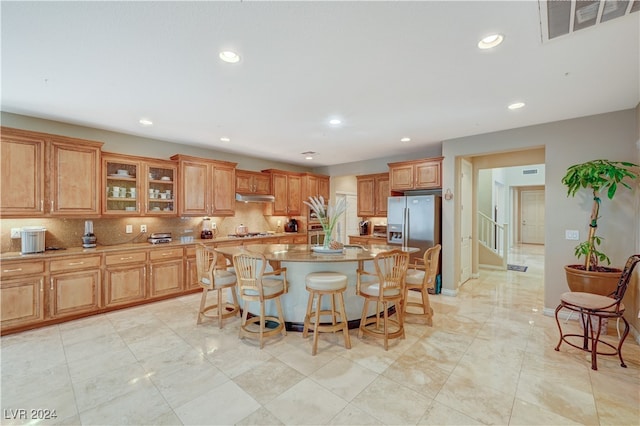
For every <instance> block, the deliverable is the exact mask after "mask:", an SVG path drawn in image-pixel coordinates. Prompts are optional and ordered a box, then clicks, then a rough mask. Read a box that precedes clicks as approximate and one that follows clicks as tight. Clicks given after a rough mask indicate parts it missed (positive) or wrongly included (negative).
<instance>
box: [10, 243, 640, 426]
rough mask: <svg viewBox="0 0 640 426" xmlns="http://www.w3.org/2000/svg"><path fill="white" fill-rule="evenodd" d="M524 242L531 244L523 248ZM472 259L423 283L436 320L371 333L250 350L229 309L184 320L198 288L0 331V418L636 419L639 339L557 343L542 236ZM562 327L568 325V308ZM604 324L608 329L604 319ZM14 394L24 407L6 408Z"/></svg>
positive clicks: (639, 417) (639, 409) (14, 402)
mask: <svg viewBox="0 0 640 426" xmlns="http://www.w3.org/2000/svg"><path fill="white" fill-rule="evenodd" d="M531 249H533V250H531ZM510 263H515V264H523V265H527V266H528V267H529V269H528V271H527V272H525V273H522V272H515V271H507V272H498V271H491V270H483V271H482V273H481V278H479V279H475V280H472V281H470V282H468V283H466V284H465V285H464V286H463V287H462V288H461V290H460V293H459V295H458V296H457V297H447V296H442V295H437V296H432V298H431V300H432V304H433V307H434V310H435V317H434V326H433V327H432V328H431V327H427V326H425V325H422V324H416V323H414V324H408V325H407V330H406V334H407V336H406V339H404V340H397V341H394V342H393V343H392V344H391V345H390V348H389V351H388V352H385V351H384V350H383V348H382V343H381V342H380V341H378V340H373V339H369V338H366V339H364V340H361V339H358V338H357V334H356V331H355V330H352V345H353V348H352V349H351V350H345V349H344V348H343V347H342V337H340V335H335V336H333V335H322V336H321V339H320V343H319V349H318V355H317V356H315V357H312V356H311V354H310V349H311V346H310V345H311V343H310V340H309V339H308V340H303V339H302V337H301V334H300V333H296V332H290V333H289V334H288V335H287V336H286V337H284V338H276V339H275V340H271V341H269V342H267V344H266V346H265V348H264V349H263V350H260V349H258V347H257V345H256V344H255V343H254V342H253V341H247V340H244V341H240V340H239V339H238V338H237V328H238V324H239V319H232V320H227V321H226V322H225V326H224V329H222V330H220V329H219V328H218V326H217V325H216V324H215V323H212V322H208V323H205V324H201V325H200V326H196V309H197V306H198V299H199V295H192V296H188V297H182V298H177V299H173V300H169V301H163V302H159V303H155V304H151V305H146V306H142V307H137V308H132V309H127V310H122V311H118V312H113V313H109V314H105V315H99V316H94V317H90V318H86V319H82V320H78V321H73V322H69V323H65V324H60V325H57V326H51V327H47V328H43V329H39V330H34V331H29V332H25V333H20V334H16V335H10V336H5V337H2V339H0V343H1V357H2V359H1V363H2V364H1V366H2V388H1V389H2V394H1V402H2V419H1V421H0V423H2V424H3V425H5V424H27V423H28V424H34V423H37V421H35V420H33V419H32V416H31V415H32V414H36V415H37V414H38V413H40V414H44V413H46V412H43V411H40V412H38V411H36V412H35V413H32V412H31V410H32V409H34V410H38V409H40V410H55V413H56V416H57V417H56V419H55V420H53V421H43V422H42V423H48V424H52V423H56V424H69V425H79V424H83V425H94V424H96V425H97V424H109V425H125V424H136V425H142V424H149V425H174V424H175V425H180V424H185V425H187V424H189V425H191V424H194V425H208V424H269V425H272V424H273V425H276V424H335V425H356V424H360V425H365V424H366V425H369V424H390V425H391V424H392V425H397V424H402V425H409V424H412V425H416V424H419V425H428V424H437V425H444V424H451V425H454V424H455V425H473V424H500V425H506V424H512V425H524V424H537V425H552V424H554V425H555V424H603V425H637V424H640V374H639V373H640V347H639V346H638V345H637V344H636V342H634V340H633V338H632V337H630V338H629V339H627V341H626V342H625V346H624V350H623V352H624V356H625V361H626V363H627V365H628V368H626V369H624V368H621V367H620V366H619V365H618V362H617V361H616V360H617V358H611V357H600V358H599V368H600V369H599V370H598V371H592V370H591V369H590V362H589V358H588V356H587V354H585V353H582V352H581V351H578V350H576V349H572V348H570V347H568V346H567V345H563V347H562V348H561V351H560V352H556V351H554V350H553V348H554V346H555V344H556V343H557V339H558V331H557V328H556V324H555V321H554V319H553V318H551V317H546V316H544V315H543V314H542V310H543V303H542V300H543V286H542V251H541V249H539V248H536V247H528V248H526V249H524V250H521V251H520V252H517V253H515V255H514V256H513V257H510ZM568 326H570V327H576V328H577V324H575V322H572V323H570V324H568ZM613 333H614V332H610V334H613ZM21 409H24V410H27V411H26V417H27V420H21V419H13V417H19V416H20V414H21V413H22V412H21V411H19V410H21Z"/></svg>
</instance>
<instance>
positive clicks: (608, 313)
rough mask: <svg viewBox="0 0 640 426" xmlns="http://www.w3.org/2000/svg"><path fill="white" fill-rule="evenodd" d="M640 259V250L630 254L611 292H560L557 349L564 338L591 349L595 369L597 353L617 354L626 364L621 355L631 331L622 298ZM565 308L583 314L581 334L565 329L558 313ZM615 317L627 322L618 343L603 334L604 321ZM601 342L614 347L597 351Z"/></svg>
mask: <svg viewBox="0 0 640 426" xmlns="http://www.w3.org/2000/svg"><path fill="white" fill-rule="evenodd" d="M638 262H640V254H635V255H633V256H631V257H629V259H628V260H627V263H626V264H625V266H624V269H623V270H622V275H621V276H620V280H619V281H618V285H617V287H616V289H615V290H614V291H613V293H611V294H610V295H608V296H601V295H599V294H593V293H584V292H577V291H574V292H572V291H569V292H566V293H563V294H562V295H561V296H560V304H559V305H558V307H557V308H556V314H555V316H556V323H557V324H558V330H559V331H560V341H559V342H558V345H557V346H556V347H555V350H556V351H559V350H560V345H561V344H562V342H565V343H567V344H568V345H570V346H573V347H574V348H578V349H581V350H583V351H586V352H590V353H591V368H592V369H594V370H597V369H598V365H597V356H598V355H618V357H619V358H620V366H621V367H625V368H626V367H627V366H626V364H625V363H624V361H623V359H622V344H623V343H624V340H625V339H626V338H627V335H628V334H629V322H628V321H627V320H626V318H625V317H624V309H625V307H624V304H623V303H622V298H623V297H624V294H625V292H626V291H627V287H628V286H629V281H630V280H631V276H632V273H633V269H634V268H635V266H636V264H637V263H638ZM563 309H567V310H569V311H572V312H577V313H578V314H580V315H579V318H578V320H579V321H580V322H581V325H582V329H583V331H582V334H572V333H563V332H562V326H561V325H560V321H559V319H558V313H559V312H560V311H561V310H563ZM614 318H615V319H622V321H623V322H624V331H623V333H622V337H620V338H619V340H618V345H617V347H616V346H613V345H612V344H610V343H609V342H605V341H604V340H602V339H601V338H600V334H601V331H602V327H603V324H604V323H606V322H607V321H606V320H608V319H614ZM570 340H573V341H570ZM574 342H576V343H574ZM598 345H604V346H606V347H607V348H609V349H611V350H612V351H611V350H610V351H608V352H602V351H601V352H598ZM605 349H606V348H605Z"/></svg>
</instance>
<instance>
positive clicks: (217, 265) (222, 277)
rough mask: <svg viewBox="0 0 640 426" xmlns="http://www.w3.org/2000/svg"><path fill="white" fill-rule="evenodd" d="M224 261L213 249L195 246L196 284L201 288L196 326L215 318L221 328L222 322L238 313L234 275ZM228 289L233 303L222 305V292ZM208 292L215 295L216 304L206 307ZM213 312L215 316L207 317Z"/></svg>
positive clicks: (199, 245)
mask: <svg viewBox="0 0 640 426" xmlns="http://www.w3.org/2000/svg"><path fill="white" fill-rule="evenodd" d="M228 266H229V265H227V263H226V259H225V258H224V257H223V256H219V255H218V253H217V252H216V251H215V250H214V249H213V248H209V247H207V246H205V245H204V244H197V245H196V272H197V275H198V284H199V285H200V287H202V297H201V299H200V309H199V310H198V321H197V324H200V323H202V320H203V319H204V318H205V317H209V318H217V319H218V326H219V327H220V328H222V320H223V319H224V318H229V317H232V316H235V315H236V314H237V313H239V312H240V305H239V304H238V296H237V295H236V275H235V273H233V272H231V271H228V270H227V267H228ZM225 289H229V290H230V292H231V297H232V298H233V303H224V290H225ZM210 291H215V292H216V293H217V299H216V303H214V304H211V305H207V295H208V294H209V292H210ZM211 310H215V311H216V316H215V317H214V316H211V315H207V314H206V313H207V312H208V311H211Z"/></svg>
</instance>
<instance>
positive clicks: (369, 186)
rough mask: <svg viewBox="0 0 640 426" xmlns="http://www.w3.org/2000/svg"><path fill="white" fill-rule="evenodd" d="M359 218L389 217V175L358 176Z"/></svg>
mask: <svg viewBox="0 0 640 426" xmlns="http://www.w3.org/2000/svg"><path fill="white" fill-rule="evenodd" d="M356 179H357V185H358V216H361V217H373V216H386V215H387V197H388V196H389V174H388V173H377V174H371V175H362V176H357V177H356Z"/></svg>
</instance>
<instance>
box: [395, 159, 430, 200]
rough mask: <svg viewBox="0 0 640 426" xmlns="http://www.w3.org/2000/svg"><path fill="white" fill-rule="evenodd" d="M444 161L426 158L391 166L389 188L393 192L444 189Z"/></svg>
mask: <svg viewBox="0 0 640 426" xmlns="http://www.w3.org/2000/svg"><path fill="white" fill-rule="evenodd" d="M442 159H443V157H437V158H424V159H421V160H413V161H402V162H398V163H388V164H389V181H390V182H389V187H390V190H391V191H392V192H398V193H401V192H404V191H411V190H420V189H438V188H441V187H442V181H441V179H442V170H441V168H442Z"/></svg>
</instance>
